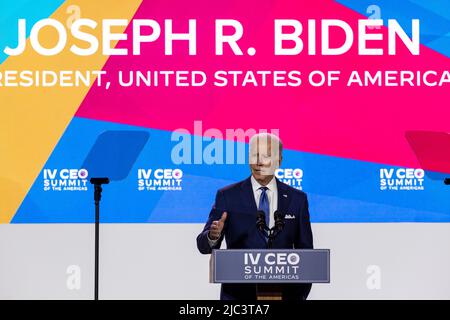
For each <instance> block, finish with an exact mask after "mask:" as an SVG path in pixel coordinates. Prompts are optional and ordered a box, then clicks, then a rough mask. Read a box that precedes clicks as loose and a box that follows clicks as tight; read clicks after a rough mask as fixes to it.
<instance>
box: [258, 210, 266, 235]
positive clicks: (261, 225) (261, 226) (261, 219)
mask: <svg viewBox="0 0 450 320" xmlns="http://www.w3.org/2000/svg"><path fill="white" fill-rule="evenodd" d="M266 227H267V226H266V214H265V213H264V211H262V210H258V212H256V228H258V230H259V231H261V232H264V231H265V229H266Z"/></svg>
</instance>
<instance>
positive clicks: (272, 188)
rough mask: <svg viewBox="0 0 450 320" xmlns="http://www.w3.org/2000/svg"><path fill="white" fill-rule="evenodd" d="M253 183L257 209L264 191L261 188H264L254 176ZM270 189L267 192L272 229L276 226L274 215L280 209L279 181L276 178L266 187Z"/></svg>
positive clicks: (270, 226)
mask: <svg viewBox="0 0 450 320" xmlns="http://www.w3.org/2000/svg"><path fill="white" fill-rule="evenodd" d="M250 180H251V181H252V189H253V196H254V197H255V203H256V208H258V206H259V199H260V198H261V193H262V190H261V189H260V188H261V187H264V186H263V185H262V184H259V182H258V181H256V179H255V178H253V176H252V177H251V179H250ZM266 187H267V188H268V189H267V190H266V193H267V198H268V199H269V208H270V213H269V228H272V227H273V226H274V224H275V218H274V213H275V211H276V210H277V209H278V188H277V180H275V177H273V178H272V180H270V182H269V183H268V184H267V185H266Z"/></svg>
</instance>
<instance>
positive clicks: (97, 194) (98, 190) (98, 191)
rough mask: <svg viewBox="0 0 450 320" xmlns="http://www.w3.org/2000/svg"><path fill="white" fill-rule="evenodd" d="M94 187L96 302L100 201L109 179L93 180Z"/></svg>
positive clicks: (95, 291)
mask: <svg viewBox="0 0 450 320" xmlns="http://www.w3.org/2000/svg"><path fill="white" fill-rule="evenodd" d="M90 182H91V184H93V185H94V203H95V262H94V300H98V278H99V277H98V270H99V242H100V241H99V236H100V200H101V199H102V191H103V189H102V184H108V183H109V179H108V178H91V179H90Z"/></svg>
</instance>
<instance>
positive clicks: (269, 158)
mask: <svg viewBox="0 0 450 320" xmlns="http://www.w3.org/2000/svg"><path fill="white" fill-rule="evenodd" d="M249 145H250V146H249V162H250V169H251V177H249V178H247V179H245V180H243V181H241V182H238V183H235V184H233V185H230V186H227V187H225V188H223V189H220V190H219V191H218V192H217V195H216V200H215V203H214V206H213V208H212V210H211V212H210V214H209V218H208V221H207V222H206V225H205V227H204V229H203V231H202V232H201V233H200V234H199V235H198V237H197V247H198V249H199V251H200V252H201V253H203V254H209V253H211V251H212V249H219V248H220V245H221V243H222V240H223V239H224V238H225V241H226V244H227V248H228V249H262V248H267V242H266V239H264V237H263V236H262V235H261V233H260V231H258V230H257V227H256V212H257V211H258V210H262V211H264V212H265V218H266V224H267V225H268V226H269V227H272V226H273V225H274V212H275V211H276V210H278V211H280V212H281V213H282V214H283V215H284V221H285V226H284V229H283V231H282V232H281V233H280V234H279V235H278V236H277V237H276V238H275V240H274V242H273V248H275V249H292V248H296V249H312V248H313V237H312V231H311V225H310V221H309V211H308V200H307V197H306V194H305V193H304V192H302V191H300V190H297V189H294V188H292V187H290V186H289V185H287V184H284V183H282V182H280V181H279V180H278V179H276V178H275V177H274V172H275V170H276V169H277V168H278V167H279V166H280V164H281V160H282V150H283V147H282V143H281V141H280V140H279V138H278V137H277V136H275V135H272V134H257V135H254V136H253V137H252V138H251V139H250V144H249ZM280 288H281V291H282V298H283V300H305V299H306V298H307V297H308V294H309V291H310V290H311V284H283V285H280ZM257 290H258V285H256V284H223V285H222V289H221V294H220V298H221V299H222V300H237V299H239V300H255V299H256V296H257Z"/></svg>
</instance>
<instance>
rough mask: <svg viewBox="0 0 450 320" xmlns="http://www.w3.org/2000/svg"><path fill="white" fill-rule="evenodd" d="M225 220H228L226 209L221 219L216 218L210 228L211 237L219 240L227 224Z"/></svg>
mask: <svg viewBox="0 0 450 320" xmlns="http://www.w3.org/2000/svg"><path fill="white" fill-rule="evenodd" d="M225 220H227V213H226V211H225V212H224V213H222V217H221V218H220V220H214V221H213V222H212V224H211V228H210V229H209V234H208V236H209V238H210V239H211V240H217V239H219V238H220V236H221V234H222V230H223V226H224V225H225Z"/></svg>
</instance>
